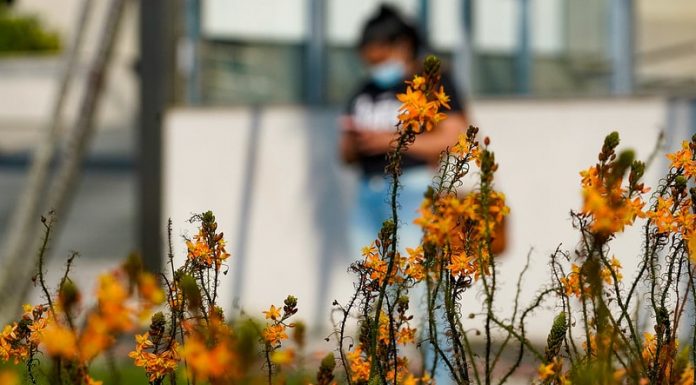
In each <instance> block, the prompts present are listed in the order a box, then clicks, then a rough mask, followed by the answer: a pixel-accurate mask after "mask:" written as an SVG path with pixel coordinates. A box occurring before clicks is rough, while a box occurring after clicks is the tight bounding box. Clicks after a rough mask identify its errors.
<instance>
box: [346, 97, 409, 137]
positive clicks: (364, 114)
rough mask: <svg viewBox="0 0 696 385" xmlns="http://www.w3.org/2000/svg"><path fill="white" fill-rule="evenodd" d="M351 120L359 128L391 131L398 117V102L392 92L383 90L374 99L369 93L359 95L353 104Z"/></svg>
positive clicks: (394, 127)
mask: <svg viewBox="0 0 696 385" xmlns="http://www.w3.org/2000/svg"><path fill="white" fill-rule="evenodd" d="M353 106H354V107H353V121H354V122H355V125H356V126H357V127H358V128H359V129H361V130H373V131H390V130H391V131H393V130H395V129H396V124H397V123H398V121H399V119H398V117H397V114H398V113H399V107H401V103H399V102H398V101H397V100H396V99H395V98H394V94H393V93H389V92H385V93H382V94H380V95H377V97H375V98H374V100H373V99H372V98H371V97H370V96H369V95H365V94H363V95H359V96H358V97H357V98H355V102H354V104H353Z"/></svg>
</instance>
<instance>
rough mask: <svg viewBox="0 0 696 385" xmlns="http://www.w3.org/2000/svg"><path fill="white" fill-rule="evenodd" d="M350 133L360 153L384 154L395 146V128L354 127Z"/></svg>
mask: <svg viewBox="0 0 696 385" xmlns="http://www.w3.org/2000/svg"><path fill="white" fill-rule="evenodd" d="M352 134H353V135H354V136H355V146H356V148H357V150H358V152H359V153H360V154H362V155H368V156H369V155H380V154H386V153H388V152H389V151H392V150H393V149H394V147H396V130H394V131H392V130H386V131H384V130H379V131H377V130H361V129H356V130H354V131H353V132H352Z"/></svg>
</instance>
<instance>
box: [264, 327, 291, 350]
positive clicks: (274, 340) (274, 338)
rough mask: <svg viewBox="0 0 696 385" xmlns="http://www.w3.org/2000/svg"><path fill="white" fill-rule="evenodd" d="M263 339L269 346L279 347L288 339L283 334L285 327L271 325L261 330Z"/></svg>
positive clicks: (285, 334)
mask: <svg viewBox="0 0 696 385" xmlns="http://www.w3.org/2000/svg"><path fill="white" fill-rule="evenodd" d="M262 334H263V339H264V340H265V341H266V342H268V343H269V344H270V345H272V346H275V345H279V344H280V343H281V341H283V340H285V339H287V338H288V335H287V333H285V326H284V325H282V324H272V325H268V326H266V328H264V329H263V333H262Z"/></svg>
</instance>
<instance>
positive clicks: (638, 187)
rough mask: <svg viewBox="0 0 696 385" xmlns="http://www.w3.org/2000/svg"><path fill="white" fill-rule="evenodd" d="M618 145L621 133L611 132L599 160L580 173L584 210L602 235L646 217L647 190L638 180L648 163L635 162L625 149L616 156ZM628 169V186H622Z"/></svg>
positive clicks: (605, 236)
mask: <svg viewBox="0 0 696 385" xmlns="http://www.w3.org/2000/svg"><path fill="white" fill-rule="evenodd" d="M618 144H619V135H618V133H616V132H613V133H611V134H610V135H608V136H607V137H606V139H605V141H604V146H603V147H602V151H601V152H600V154H599V163H597V164H596V165H595V166H592V167H590V168H589V169H587V170H584V171H582V172H580V175H581V176H582V194H583V201H584V202H583V208H582V211H581V213H582V214H583V215H586V216H588V217H590V219H591V224H590V230H591V231H592V232H593V233H594V234H595V236H597V237H600V238H608V237H610V236H611V235H613V234H615V233H618V232H622V231H623V230H624V228H625V227H626V226H629V225H631V224H633V222H634V221H635V219H636V217H644V216H645V214H644V213H643V211H642V210H643V206H644V205H645V202H643V200H642V198H641V196H640V195H641V194H642V193H645V192H647V191H648V189H647V188H645V187H644V186H643V184H642V183H638V180H639V179H640V178H641V177H642V176H643V173H644V170H645V164H644V163H642V162H640V161H634V160H633V157H634V155H633V152H632V151H624V152H622V153H621V154H619V155H618V157H617V155H616V153H615V149H616V147H617V146H618ZM628 170H630V174H629V178H628V180H629V181H628V185H627V186H623V184H622V182H623V178H624V175H625V173H626V171H628Z"/></svg>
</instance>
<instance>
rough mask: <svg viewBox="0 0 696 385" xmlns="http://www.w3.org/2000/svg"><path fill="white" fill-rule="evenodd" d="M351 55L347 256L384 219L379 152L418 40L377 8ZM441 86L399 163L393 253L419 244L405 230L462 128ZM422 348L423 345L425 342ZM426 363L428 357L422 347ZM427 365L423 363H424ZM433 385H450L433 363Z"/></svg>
mask: <svg viewBox="0 0 696 385" xmlns="http://www.w3.org/2000/svg"><path fill="white" fill-rule="evenodd" d="M358 48H359V53H360V57H361V59H362V61H363V62H364V64H365V65H366V66H367V69H368V72H369V78H368V79H366V80H365V81H364V82H363V83H362V84H361V85H360V86H359V88H358V91H357V92H356V93H355V94H354V96H353V97H352V98H351V99H350V102H349V103H348V108H347V111H346V114H345V115H344V116H343V117H342V118H341V127H342V133H341V138H340V153H341V156H342V159H343V161H344V162H345V163H347V164H351V165H354V166H355V167H357V168H358V169H359V171H360V181H359V186H358V192H357V202H356V205H355V209H354V210H353V211H352V223H351V233H352V234H351V238H352V240H351V243H352V249H353V255H354V257H358V256H359V255H360V251H359V250H360V248H361V247H363V246H367V245H369V244H370V243H372V242H374V240H375V238H376V237H377V233H378V232H379V230H380V228H381V226H382V223H383V222H384V221H385V220H386V219H388V218H390V217H391V207H390V205H389V203H388V202H389V199H388V197H389V194H390V181H389V179H388V177H387V176H386V175H385V172H384V169H385V166H386V165H387V154H388V153H389V152H390V151H391V150H392V149H393V147H394V145H395V139H396V135H397V130H396V123H397V121H398V119H397V115H398V110H399V107H400V105H401V104H400V103H399V102H398V101H397V99H396V94H398V93H402V92H405V91H406V85H405V83H404V81H406V80H410V79H412V78H413V75H414V74H415V73H417V72H419V70H420V68H419V65H420V60H419V59H420V57H421V55H420V54H421V51H422V46H421V39H420V37H419V35H418V30H417V28H416V27H414V26H413V25H412V24H411V23H409V22H408V21H407V20H406V19H404V18H403V17H401V16H400V15H399V14H398V12H397V11H396V10H394V9H393V8H391V7H388V6H382V7H381V8H380V9H379V11H378V12H377V13H376V14H375V15H374V16H372V17H371V18H370V19H369V20H368V21H367V23H366V24H365V26H364V28H363V31H362V36H361V38H360V43H359V47H358ZM442 86H443V87H444V89H445V92H446V93H447V94H448V95H449V96H450V106H451V109H450V110H448V111H443V112H446V113H447V119H445V120H444V121H442V122H441V123H440V124H439V125H438V126H437V127H435V128H434V129H433V130H432V131H430V132H428V133H424V134H421V135H419V136H418V137H417V139H416V141H415V142H414V143H413V144H412V145H411V146H410V147H409V148H408V150H407V152H406V153H405V155H404V157H403V160H402V164H401V166H402V170H403V173H402V175H401V178H400V183H401V189H400V191H399V204H400V206H399V226H400V227H399V242H400V245H401V250H402V251H403V250H404V249H405V248H406V247H411V248H415V247H416V246H417V245H418V244H419V243H420V239H421V231H420V229H419V228H418V227H417V226H415V225H414V224H413V220H414V219H415V218H416V216H417V211H418V208H419V206H420V204H421V202H422V200H423V193H424V192H425V190H426V189H427V187H428V185H430V183H431V181H432V178H433V176H434V171H435V169H436V168H437V166H438V161H439V158H440V154H441V152H442V151H443V150H445V148H447V146H450V145H452V144H454V143H456V141H457V138H458V136H459V133H460V132H461V131H463V130H464V129H465V128H466V127H467V120H466V116H465V112H464V106H463V103H462V101H461V99H460V97H459V95H458V93H457V92H456V89H455V88H454V86H453V84H452V82H451V80H450V78H449V76H447V74H446V73H444V74H443V75H442ZM423 346H426V347H429V346H430V344H428V343H425V344H423ZM425 353H426V359H427V360H428V362H431V360H432V351H429V349H426V352H425ZM428 365H430V364H428ZM439 366H440V370H439V371H438V373H436V376H435V379H436V382H437V384H438V385H447V384H450V383H451V380H450V377H449V375H448V373H447V371H446V370H445V369H444V368H442V364H440V365H439Z"/></svg>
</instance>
